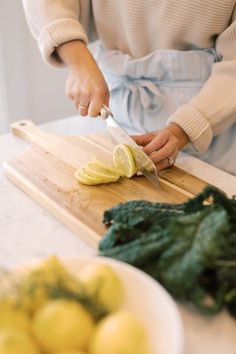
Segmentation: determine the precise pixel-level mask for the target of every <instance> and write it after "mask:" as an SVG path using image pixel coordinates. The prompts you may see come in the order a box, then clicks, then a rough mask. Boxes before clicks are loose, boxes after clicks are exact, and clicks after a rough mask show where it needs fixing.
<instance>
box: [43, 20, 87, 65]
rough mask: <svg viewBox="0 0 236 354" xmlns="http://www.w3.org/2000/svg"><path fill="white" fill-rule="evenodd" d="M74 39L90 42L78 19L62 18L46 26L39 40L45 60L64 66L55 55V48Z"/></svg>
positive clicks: (50, 63) (51, 63)
mask: <svg viewBox="0 0 236 354" xmlns="http://www.w3.org/2000/svg"><path fill="white" fill-rule="evenodd" d="M73 40H82V41H83V42H84V43H86V44H87V43H88V38H87V36H86V33H85V31H84V29H83V27H82V26H81V24H80V23H79V22H78V21H76V20H73V19H68V18H65V19H60V20H57V21H54V22H52V23H50V24H49V25H47V26H46V27H44V28H43V30H42V31H41V33H40V36H39V40H38V45H39V49H40V51H41V53H42V57H43V59H44V61H45V62H46V63H48V64H49V65H52V66H64V64H63V63H62V62H61V61H60V59H59V57H58V56H56V55H55V48H57V47H58V46H59V45H61V44H63V43H66V42H69V41H73Z"/></svg>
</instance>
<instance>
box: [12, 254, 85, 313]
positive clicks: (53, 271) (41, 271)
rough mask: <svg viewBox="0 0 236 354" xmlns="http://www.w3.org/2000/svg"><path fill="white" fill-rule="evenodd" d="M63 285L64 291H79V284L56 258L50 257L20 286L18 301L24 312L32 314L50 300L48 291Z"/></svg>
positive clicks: (30, 273)
mask: <svg viewBox="0 0 236 354" xmlns="http://www.w3.org/2000/svg"><path fill="white" fill-rule="evenodd" d="M58 284H63V286H64V287H65V288H66V289H69V290H72V291H79V290H80V284H79V283H78V281H77V279H76V278H75V277H72V276H71V275H70V274H69V272H68V271H67V270H66V269H65V267H64V266H63V265H62V264H61V262H60V261H59V260H58V259H57V258H56V257H50V258H48V259H47V260H46V261H44V262H43V263H42V264H41V265H40V266H38V267H37V268H35V269H33V270H32V271H31V272H29V274H27V276H26V277H25V278H24V279H23V281H22V282H21V284H20V289H19V290H20V301H21V305H22V307H23V308H24V309H25V311H27V312H29V313H30V314H33V313H34V312H35V311H36V310H37V309H39V308H40V307H41V306H42V305H44V304H45V303H46V302H47V301H48V300H49V299H50V292H49V291H48V289H50V288H52V287H53V288H54V289H57V288H58V286H59V285H58Z"/></svg>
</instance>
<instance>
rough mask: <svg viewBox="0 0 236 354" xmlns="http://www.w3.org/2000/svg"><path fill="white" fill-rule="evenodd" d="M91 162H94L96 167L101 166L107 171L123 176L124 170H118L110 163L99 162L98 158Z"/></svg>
mask: <svg viewBox="0 0 236 354" xmlns="http://www.w3.org/2000/svg"><path fill="white" fill-rule="evenodd" d="M92 163H93V164H96V166H97V167H96V168H102V169H105V170H107V171H109V172H110V173H111V174H113V175H116V174H117V175H119V176H121V177H122V176H124V172H123V171H121V170H119V169H118V168H116V167H114V166H110V165H106V164H105V163H103V162H101V161H100V160H97V159H95V160H94V162H92ZM93 167H94V166H93Z"/></svg>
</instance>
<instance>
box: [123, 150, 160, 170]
mask: <svg viewBox="0 0 236 354" xmlns="http://www.w3.org/2000/svg"><path fill="white" fill-rule="evenodd" d="M128 147H129V149H130V151H131V153H132V155H133V159H134V161H135V164H136V166H138V165H141V166H142V167H143V168H144V169H145V170H147V171H149V172H152V171H154V170H155V165H154V163H153V162H152V160H151V159H150V158H149V157H148V156H146V154H145V153H142V151H140V150H139V149H138V148H135V147H134V146H131V145H128ZM137 161H138V162H137Z"/></svg>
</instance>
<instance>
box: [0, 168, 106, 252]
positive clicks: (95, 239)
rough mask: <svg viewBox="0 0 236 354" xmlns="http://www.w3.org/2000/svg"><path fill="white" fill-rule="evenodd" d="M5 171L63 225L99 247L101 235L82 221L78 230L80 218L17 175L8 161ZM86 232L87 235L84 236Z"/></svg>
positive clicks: (7, 176) (90, 244)
mask: <svg viewBox="0 0 236 354" xmlns="http://www.w3.org/2000/svg"><path fill="white" fill-rule="evenodd" d="M3 171H4V175H5V177H6V178H7V179H8V180H9V181H11V182H12V183H13V184H15V185H16V186H17V187H18V188H20V189H21V190H22V191H23V192H25V193H26V194H27V195H28V196H29V197H31V198H32V199H33V200H34V201H36V202H37V203H38V204H39V205H40V206H41V207H42V208H44V209H46V210H47V211H48V212H49V213H50V214H51V215H52V216H54V217H55V218H56V219H57V220H59V221H60V222H61V223H62V224H63V225H65V226H66V227H68V229H70V230H71V231H72V232H73V233H75V234H76V235H77V236H79V238H80V239H81V240H83V241H84V242H85V243H87V244H88V245H89V246H90V247H92V248H93V250H97V249H98V243H99V241H100V240H101V236H99V235H98V234H97V233H95V232H93V231H92V230H91V229H90V228H89V227H87V226H86V225H84V224H83V223H80V227H81V230H80V231H79V232H78V229H77V228H78V225H76V224H78V219H75V218H74V217H73V216H72V215H71V214H69V213H68V212H67V211H66V210H64V209H62V208H60V206H59V205H58V204H57V203H55V202H54V201H53V200H51V199H50V198H48V197H47V196H46V195H45V194H43V193H42V192H41V191H39V190H38V189H36V187H35V186H34V185H33V184H32V183H30V182H29V181H28V180H26V179H25V178H24V177H23V176H22V175H17V173H16V172H15V170H14V168H12V166H11V165H10V163H9V162H8V161H4V162H3ZM83 233H85V235H86V236H83Z"/></svg>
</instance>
